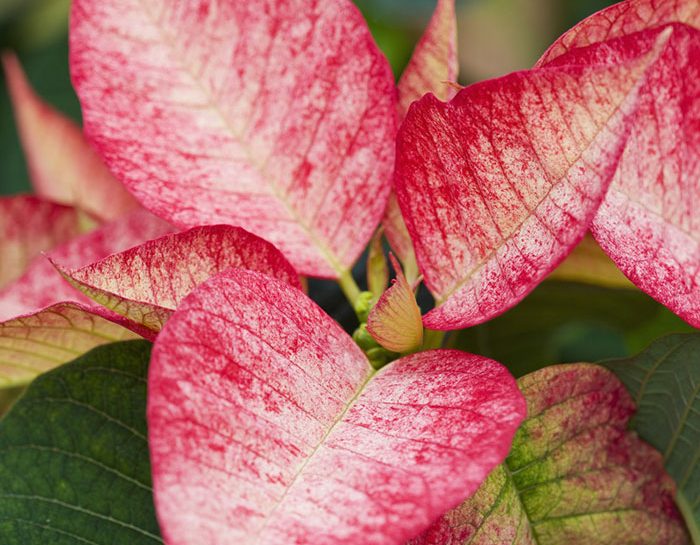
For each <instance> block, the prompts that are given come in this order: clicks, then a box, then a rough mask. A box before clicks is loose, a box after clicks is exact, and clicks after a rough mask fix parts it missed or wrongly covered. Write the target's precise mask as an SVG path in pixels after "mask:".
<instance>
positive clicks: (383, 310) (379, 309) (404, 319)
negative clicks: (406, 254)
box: [367, 254, 423, 353]
mask: <svg viewBox="0 0 700 545" xmlns="http://www.w3.org/2000/svg"><path fill="white" fill-rule="evenodd" d="M389 258H390V259H391V264H392V265H393V267H394V270H395V271H396V278H395V279H394V280H393V281H392V285H391V287H390V288H389V289H388V290H387V291H385V292H384V294H382V296H381V297H380V298H379V301H377V304H376V305H375V307H374V308H373V309H372V311H371V312H370V313H369V317H368V319H367V330H368V331H369V332H370V334H371V335H372V337H374V339H375V340H376V341H377V342H378V343H379V344H380V345H382V346H383V347H384V348H386V349H387V350H391V351H392V352H398V353H407V352H412V351H414V350H417V349H418V348H420V346H421V344H423V319H422V317H421V312H420V308H419V307H418V303H416V297H415V295H414V293H413V289H411V285H410V284H409V283H408V281H407V280H406V277H405V276H404V274H403V271H402V270H401V266H400V265H399V262H398V261H397V259H396V258H395V257H394V255H393V254H389Z"/></svg>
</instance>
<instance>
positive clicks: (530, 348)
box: [450, 281, 694, 376]
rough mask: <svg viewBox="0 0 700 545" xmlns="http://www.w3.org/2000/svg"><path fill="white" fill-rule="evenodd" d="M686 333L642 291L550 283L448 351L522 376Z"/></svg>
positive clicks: (462, 335) (456, 339) (460, 336)
mask: <svg viewBox="0 0 700 545" xmlns="http://www.w3.org/2000/svg"><path fill="white" fill-rule="evenodd" d="M688 331H694V330H693V328H691V327H690V326H689V325H688V324H686V323H685V322H683V321H682V320H681V319H680V318H678V317H677V316H676V315H674V314H673V313H672V312H671V311H669V310H668V309H666V308H665V307H663V306H662V305H660V304H659V303H657V302H656V301H654V300H653V299H651V298H650V297H648V296H647V295H645V294H643V293H642V292H640V291H638V290H630V289H621V288H617V289H614V288H606V287H601V286H593V285H588V284H579V283H574V282H561V281H547V282H545V283H543V284H542V285H540V286H539V287H538V288H537V289H536V290H535V291H533V292H532V293H531V294H530V295H529V296H528V297H527V298H526V299H525V300H524V301H523V302H522V303H520V304H519V305H518V306H516V307H515V308H513V309H512V310H510V311H508V312H506V313H505V314H503V315H502V316H499V317H498V318H496V319H495V320H491V321H490V322H487V323H485V324H482V325H479V326H477V327H472V328H470V329H466V330H464V331H459V332H456V335H454V336H453V338H452V339H451V342H450V346H451V347H454V348H460V349H462V350H466V351H468V352H475V353H477V354H481V355H483V356H487V357H490V358H493V359H495V360H497V361H500V362H501V363H503V364H504V365H506V366H507V367H508V368H509V369H510V371H511V372H512V373H513V374H514V375H515V376H523V375H526V374H527V373H531V372H533V371H536V370H537V369H540V368H542V367H544V366H546V365H551V364H553V363H566V362H577V361H597V360H601V359H605V358H617V357H626V356H629V355H631V354H633V353H635V352H636V351H638V350H639V349H641V348H642V347H644V346H646V345H648V344H649V342H651V341H652V340H653V339H656V338H658V337H659V336H661V335H664V334H667V333H676V332H678V333H683V332H688Z"/></svg>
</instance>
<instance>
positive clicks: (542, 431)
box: [409, 364, 689, 545]
mask: <svg viewBox="0 0 700 545" xmlns="http://www.w3.org/2000/svg"><path fill="white" fill-rule="evenodd" d="M518 384H519V386H520V388H521V390H522V392H523V394H524V395H525V398H526V399H527V404H528V415H527V419H526V420H525V422H523V424H522V426H521V427H520V429H519V430H518V433H517V434H516V436H515V439H514V440H513V447H512V449H511V452H510V454H509V455H508V458H506V461H505V462H504V463H503V464H502V465H501V466H500V467H498V468H497V469H496V470H494V471H493V472H492V473H491V475H489V478H488V479H487V480H486V481H485V482H484V484H483V485H482V486H481V487H480V489H479V490H478V492H477V493H476V494H474V495H473V496H472V498H470V499H469V500H467V501H466V502H465V503H463V504H462V505H460V506H459V507H458V508H457V509H454V510H452V511H450V512H449V513H447V514H445V515H444V516H442V517H441V518H440V519H438V520H437V521H436V523H435V524H434V525H433V526H432V527H431V528H430V529H429V530H428V531H426V532H425V533H424V534H423V535H422V536H420V537H419V538H417V539H415V540H411V541H410V543H409V545H504V544H508V545H562V544H566V545H610V544H615V545H623V544H624V545H662V544H663V545H687V544H688V543H689V540H688V535H687V533H686V531H685V528H684V525H683V521H682V519H681V516H680V513H679V512H678V509H677V508H676V507H675V505H674V494H675V485H674V483H673V481H672V479H671V478H670V477H669V475H668V474H667V473H666V472H665V470H664V467H663V458H662V456H661V453H660V452H658V451H656V450H654V449H653V448H652V447H651V446H650V445H648V444H647V443H645V442H643V441H641V440H640V439H639V438H638V437H637V435H636V433H634V432H632V431H630V430H629V429H628V423H629V418H630V416H631V415H632V413H633V412H634V403H633V402H632V399H631V398H630V396H629V394H628V393H627V391H626V390H625V387H624V386H623V384H622V383H621V382H620V381H619V380H617V378H615V376H614V375H613V374H612V373H610V372H609V371H607V370H606V369H603V368H602V367H597V366H594V365H590V364H575V365H556V366H551V367H547V368H546V369H542V370H540V371H537V372H535V373H532V374H530V375H527V376H526V377H523V378H521V379H520V380H518Z"/></svg>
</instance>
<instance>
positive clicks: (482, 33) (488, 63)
mask: <svg viewBox="0 0 700 545" xmlns="http://www.w3.org/2000/svg"><path fill="white" fill-rule="evenodd" d="M95 1H100V0H95ZM356 3H357V4H358V5H359V7H360V8H361V10H362V11H363V13H364V14H365V16H366V18H367V20H368V22H369V24H370V27H371V29H372V32H373V33H374V35H375V37H376V39H377V42H378V43H379V45H380V47H381V48H382V50H383V51H384V52H385V53H386V54H387V56H388V57H389V60H390V61H391V63H392V66H393V68H394V71H395V73H396V74H397V75H398V74H400V73H401V70H402V69H403V67H404V65H405V64H406V62H407V61H408V58H409V56H410V54H411V51H412V49H413V46H414V45H415V43H416V41H417V40H418V38H419V37H420V35H421V32H422V30H423V28H424V26H425V24H426V22H427V20H428V18H429V17H430V15H431V13H432V10H433V8H434V6H435V0H356ZM611 3H612V2H609V1H606V0H457V8H458V17H459V43H460V64H461V76H460V82H461V83H463V84H467V83H471V82H474V81H478V80H481V79H485V78H489V77H495V76H499V75H502V74H505V73H508V72H510V71H513V70H518V69H524V68H528V67H530V66H532V64H533V63H534V62H535V61H536V60H537V58H538V57H539V56H540V55H541V54H542V52H543V51H544V50H545V49H546V48H547V46H548V45H549V44H551V43H552V42H553V41H554V39H556V37H557V36H559V35H560V34H561V33H562V32H564V31H565V30H566V29H567V28H570V27H571V26H573V25H574V24H575V23H576V22H577V21H580V20H581V19H583V18H584V17H586V16H588V15H590V14H591V13H593V12H595V11H597V10H599V9H601V8H603V7H605V6H607V5H610V4H611ZM69 7H70V0H0V47H2V48H5V49H13V50H15V51H17V52H18V53H19V55H20V58H21V61H22V63H23V65H24V66H25V69H26V70H27V72H28V75H29V77H30V79H31V81H32V83H33V84H34V86H35V87H36V89H37V90H38V92H39V93H40V95H42V96H43V97H44V98H45V99H46V100H47V101H48V102H50V103H51V104H53V105H54V106H56V107H57V108H59V109H60V110H61V111H63V112H65V113H66V114H68V115H70V116H71V117H73V118H75V119H76V120H79V118H80V108H79V105H78V102H77V100H76V98H75V95H74V93H73V91H72V88H71V85H70V79H69V76H68V62H67V54H68V44H67V35H66V34H67V21H68V10H69ZM0 88H1V91H0V154H1V157H0V194H12V193H16V192H21V191H27V190H28V189H29V183H28V180H27V172H26V167H25V164H24V160H23V158H22V153H21V151H20V148H19V143H18V139H17V135H16V131H15V127H14V121H13V119H12V113H11V109H10V105H9V99H8V97H7V93H6V91H5V86H4V81H3V83H2V85H0ZM362 265H363V264H362V263H360V264H358V270H357V271H356V274H357V276H360V275H362ZM312 290H313V291H314V296H315V298H316V300H317V301H319V302H320V304H321V305H322V306H323V307H324V308H325V309H326V310H327V311H328V312H330V313H331V314H332V315H333V316H334V317H336V319H338V320H339V321H340V322H341V323H343V324H344V325H345V326H346V328H348V329H349V330H351V329H352V328H353V327H354V317H353V313H352V311H351V309H349V307H348V306H347V304H346V303H345V301H344V299H343V298H342V295H341V294H340V292H339V290H338V289H337V288H336V287H335V286H334V285H327V284H324V283H321V282H317V283H312ZM680 331H692V328H690V326H688V325H686V324H685V323H684V322H682V321H681V320H680V319H679V318H678V317H676V316H675V315H673V314H672V313H671V312H669V311H668V310H666V309H665V308H664V307H662V306H661V305H659V304H658V303H656V302H654V301H653V300H651V299H650V298H649V297H647V296H646V295H644V294H642V293H641V292H639V291H637V290H631V289H610V288H603V287H598V286H590V285H585V284H573V283H561V282H551V281H549V282H545V283H544V284H543V285H542V286H540V287H539V288H538V289H537V290H535V292H534V293H533V294H532V295H530V296H529V297H528V298H527V299H526V300H525V301H524V302H523V303H522V304H521V305H518V307H516V308H515V309H513V310H511V311H509V312H507V313H505V314H504V315H503V316H501V317H499V318H497V319H496V320H493V321H491V322H489V323H487V324H484V325H481V326H478V327H475V328H471V329H468V330H466V331H464V332H460V333H458V334H457V333H456V334H453V335H452V336H451V338H450V342H451V344H452V345H454V346H458V347H460V348H463V349H466V350H470V351H474V352H477V353H481V354H483V355H486V356H490V357H493V358H495V359H497V360H499V361H501V362H503V363H505V364H507V365H509V366H510V367H511V369H512V370H513V371H514V373H515V374H517V375H520V374H523V373H526V372H529V371H530V370H533V369H535V368H538V367H541V366H543V365H545V364H549V363H556V362H565V361H596V360H599V359H603V358H610V357H618V356H626V355H629V354H631V353H635V352H637V351H639V350H641V349H642V348H644V347H645V346H646V345H647V344H649V343H650V342H651V341H652V340H653V339H655V338H657V337H659V336H661V335H663V334H665V333H668V332H680Z"/></svg>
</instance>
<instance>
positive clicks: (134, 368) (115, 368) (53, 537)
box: [0, 341, 162, 545]
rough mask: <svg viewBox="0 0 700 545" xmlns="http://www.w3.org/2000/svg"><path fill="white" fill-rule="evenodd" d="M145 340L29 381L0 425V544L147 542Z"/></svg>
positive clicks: (152, 527) (153, 526) (155, 535)
mask: <svg viewBox="0 0 700 545" xmlns="http://www.w3.org/2000/svg"><path fill="white" fill-rule="evenodd" d="M149 357H150V343H147V342H145V341H131V342H124V343H115V344H110V345H105V346H102V347H100V348H96V349H95V350H93V351H91V352H89V353H87V354H86V355H84V356H82V357H80V358H78V359H77V360H75V361H73V362H72V363H69V364H67V365H64V366H62V367H59V368H58V369H55V370H54V371H51V372H49V373H47V374H45V375H42V376H41V377H39V378H38V379H37V380H36V381H34V382H33V383H32V384H31V386H30V387H29V388H28V389H27V391H26V393H25V394H24V396H23V397H22V398H21V399H20V400H19V401H18V402H17V403H16V404H15V406H14V407H13V408H12V410H11V411H10V412H9V413H8V414H7V416H6V417H5V418H4V420H2V422H0V543H2V544H3V545H48V544H50V545H86V544H88V545H141V544H144V545H154V544H158V543H162V541H161V539H160V537H159V530H158V525H157V523H156V518H155V512H154V507H153V495H152V490H151V473H150V463H149V457H148V443H147V433H146V417H145V408H146V372H147V367H148V361H149Z"/></svg>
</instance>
